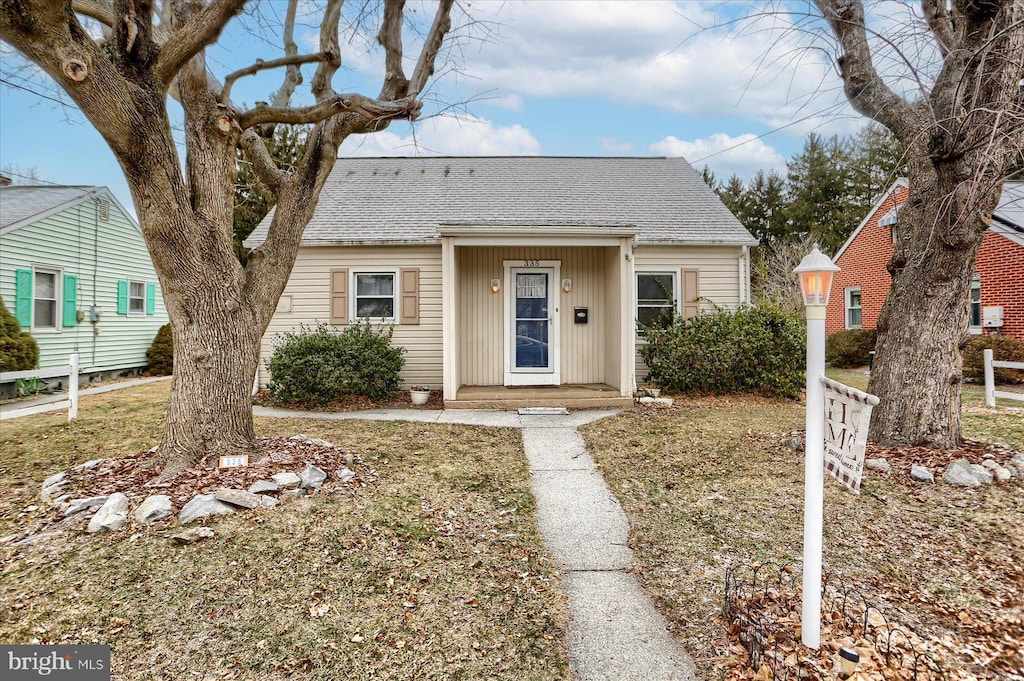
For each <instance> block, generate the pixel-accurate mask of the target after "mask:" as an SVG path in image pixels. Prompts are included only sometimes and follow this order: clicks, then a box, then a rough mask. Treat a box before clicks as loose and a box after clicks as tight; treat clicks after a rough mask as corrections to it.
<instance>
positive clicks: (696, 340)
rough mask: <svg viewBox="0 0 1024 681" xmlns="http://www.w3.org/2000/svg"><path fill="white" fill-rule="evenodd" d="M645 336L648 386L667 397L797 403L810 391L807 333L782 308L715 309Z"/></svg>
mask: <svg viewBox="0 0 1024 681" xmlns="http://www.w3.org/2000/svg"><path fill="white" fill-rule="evenodd" d="M644 333H645V335H646V340H647V344H646V345H643V346H642V347H641V351H640V354H641V356H642V357H643V359H644V362H646V363H647V366H648V368H649V369H650V374H649V375H648V380H650V381H652V382H654V383H656V384H657V385H659V386H661V387H662V388H664V389H665V390H667V391H670V392H677V393H703V394H707V393H713V394H725V393H735V392H754V393H765V394H769V395H775V396H779V397H786V398H793V399H795V398H797V397H799V396H800V394H801V391H802V390H803V388H804V367H805V363H806V342H807V341H806V336H807V334H806V331H805V327H804V325H803V323H802V322H801V320H800V317H799V316H798V315H797V314H796V313H794V312H791V311H789V312H787V311H786V310H785V309H784V308H782V307H781V306H779V305H777V304H774V303H761V304H760V305H756V306H745V307H741V308H740V309H738V310H735V311H730V310H724V309H715V310H713V311H711V312H707V313H702V314H700V315H697V316H696V317H693V318H691V319H689V320H683V319H682V318H676V319H675V321H674V322H673V323H672V324H670V325H668V326H667V327H666V328H647V329H645V330H644Z"/></svg>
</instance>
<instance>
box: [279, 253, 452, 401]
mask: <svg viewBox="0 0 1024 681" xmlns="http://www.w3.org/2000/svg"><path fill="white" fill-rule="evenodd" d="M410 267H411V268H419V292H420V297H419V306H420V309H419V324H405V325H403V324H395V325H394V336H393V339H392V343H393V344H394V345H398V346H402V347H404V348H405V367H404V368H403V369H402V372H401V377H402V384H403V385H404V386H406V387H408V386H410V385H428V386H430V387H431V388H437V389H440V388H441V369H442V359H441V248H440V247H439V246H379V247H374V246H351V247H303V248H300V249H299V255H298V258H297V259H296V261H295V267H294V268H293V269H292V274H291V277H290V278H289V279H288V284H287V285H286V286H285V289H284V293H283V294H282V296H281V298H282V304H279V305H278V311H277V312H276V313H275V314H274V317H273V319H271V321H270V326H269V327H268V328H267V331H266V333H265V334H264V336H263V341H262V345H261V348H260V357H261V361H260V384H261V385H264V386H265V385H266V384H267V383H268V382H269V381H270V374H269V373H268V372H267V368H266V365H265V364H264V362H265V361H266V360H267V358H269V357H270V355H271V353H273V351H274V341H275V338H276V337H277V336H279V335H280V334H282V333H286V332H295V331H299V329H300V327H301V326H302V325H303V324H305V325H306V326H316V325H317V324H319V323H324V324H329V323H330V322H331V270H335V271H337V270H339V269H340V268H344V269H346V270H347V271H348V272H351V271H353V270H359V269H361V268H366V269H377V268H379V269H393V270H396V271H397V270H399V269H401V268H410ZM397 284H398V282H396V285H397ZM288 309H290V311H289V312H285V311H284V310H288ZM334 328H335V329H337V330H338V331H341V330H343V329H344V328H346V327H345V326H342V325H336V326H335V327H334Z"/></svg>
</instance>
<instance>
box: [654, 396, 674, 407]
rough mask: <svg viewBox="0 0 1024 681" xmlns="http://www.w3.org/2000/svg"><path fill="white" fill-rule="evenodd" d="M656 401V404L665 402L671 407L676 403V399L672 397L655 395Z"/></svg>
mask: <svg viewBox="0 0 1024 681" xmlns="http://www.w3.org/2000/svg"><path fill="white" fill-rule="evenodd" d="M654 403H655V404H664V405H666V406H668V407H671V406H672V405H673V404H675V400H673V399H672V398H671V397H655V398H654Z"/></svg>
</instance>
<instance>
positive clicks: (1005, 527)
mask: <svg viewBox="0 0 1024 681" xmlns="http://www.w3.org/2000/svg"><path fill="white" fill-rule="evenodd" d="M968 417H969V418H967V419H966V424H965V435H966V436H967V437H970V438H974V439H980V438H981V437H984V436H985V434H986V433H987V434H992V433H999V434H1000V438H999V439H1000V440H1001V441H1003V442H1008V443H1016V445H1017V446H1020V445H1021V443H1024V419H1021V418H1020V417H1019V415H1010V416H1007V415H1006V414H1005V413H998V414H995V415H992V414H984V413H971V414H968ZM803 418H804V412H803V407H802V405H799V404H796V403H784V402H774V401H768V400H763V399H757V398H719V399H704V400H684V401H683V402H682V403H681V406H679V407H678V408H676V409H671V410H644V411H634V412H627V413H624V414H622V415H620V416H619V417H617V418H613V419H606V420H604V421H599V422H597V423H594V424H591V425H589V426H586V427H585V428H584V429H582V430H583V433H584V438H585V439H586V441H587V444H588V447H589V449H590V451H591V452H592V453H593V455H594V457H595V458H596V459H597V461H598V463H599V465H600V467H601V471H602V473H603V474H604V476H605V479H606V480H607V481H608V483H609V485H610V486H611V487H612V489H613V491H614V492H615V494H616V496H617V497H618V498H619V500H620V501H621V502H622V505H623V507H624V508H625V510H626V513H627V515H628V516H629V521H630V525H631V534H630V543H631V545H632V546H633V548H634V549H635V550H636V552H637V553H636V555H637V564H636V571H637V573H638V575H639V576H640V578H641V581H642V582H643V584H644V585H645V587H646V588H647V589H648V590H649V592H650V593H651V594H652V595H653V596H654V597H655V600H656V602H657V603H658V606H659V608H660V609H661V611H662V612H663V613H664V614H665V615H666V616H667V617H668V619H669V621H670V625H671V627H672V628H673V629H674V631H675V633H676V634H677V635H678V636H679V637H680V638H681V640H682V642H683V644H684V645H685V646H686V647H687V649H688V650H689V651H690V652H691V654H693V656H694V657H695V659H696V660H697V663H698V666H699V668H700V669H701V671H702V673H703V674H704V676H705V677H706V678H717V677H718V676H719V675H720V672H719V671H717V670H716V669H715V668H714V662H715V657H716V655H717V654H718V651H716V645H717V643H718V642H719V641H720V639H721V635H722V631H723V630H722V626H721V624H720V623H718V622H716V617H717V616H718V615H719V614H720V612H721V608H722V603H723V600H722V598H723V594H722V591H723V581H724V573H725V568H726V566H727V565H728V564H729V563H730V562H742V563H751V562H760V561H764V560H787V559H790V558H799V556H800V553H801V550H802V549H801V540H802V522H803V521H802V503H803V501H802V499H803V454H802V452H793V451H791V450H790V449H789V448H788V447H787V446H786V444H785V442H784V440H783V439H782V438H780V437H772V436H771V435H770V434H772V433H780V432H785V431H792V430H797V429H801V428H802V427H803ZM1021 491H1022V487H1021V485H1020V483H1014V484H1012V485H1002V486H993V487H988V488H985V489H981V490H973V491H972V490H962V489H956V488H951V487H948V486H946V485H933V486H922V485H915V484H913V483H909V482H902V481H899V480H897V479H896V478H891V479H890V478H887V477H885V476H879V475H869V476H868V479H867V481H866V484H865V485H864V487H863V488H862V494H861V495H860V496H859V497H856V496H854V495H852V494H850V493H848V492H846V491H844V490H843V489H842V488H841V487H839V486H838V485H837V484H834V482H832V481H828V482H827V483H826V489H825V537H824V539H825V547H826V549H825V551H826V553H825V560H826V562H827V563H828V564H830V565H831V567H832V568H834V569H839V570H841V571H842V572H843V573H844V574H845V575H846V576H847V578H848V579H850V580H851V581H852V582H853V583H854V584H856V585H857V586H858V587H859V588H860V589H861V590H862V591H863V592H864V593H865V594H866V595H867V596H868V597H869V599H871V600H873V601H876V602H877V603H878V604H879V605H880V606H881V607H882V608H883V609H884V610H886V611H887V612H888V613H889V614H891V615H894V616H895V619H896V620H897V621H899V622H903V623H905V624H907V625H908V626H911V627H913V628H914V629H916V630H917V633H919V634H921V635H922V636H930V635H935V636H941V635H943V634H947V635H949V636H951V637H952V640H954V641H955V642H957V646H961V647H962V644H963V643H964V642H972V643H976V644H977V645H979V646H980V648H979V649H978V650H986V645H988V644H991V643H993V642H994V641H997V640H998V639H1000V638H1001V637H1003V636H1009V637H1015V636H1016V637H1018V640H1019V637H1020V636H1024V631H1022V628H1021V621H1022V620H1021V618H1022V617H1024V602H1022V600H1021V596H1020V594H1021V593H1022V587H1024V534H1022V533H1021V532H1020V527H1021V525H1022V523H1024V494H1022V493H1021ZM986 626H988V627H989V631H985V627H986ZM1008 640H1009V639H1008ZM960 652H962V650H961V651H960ZM948 661H949V663H950V664H951V665H953V666H959V665H970V664H971V660H970V658H969V656H968V655H961V654H958V653H950V656H949V658H948ZM1004 662H1006V661H1005V660H1004ZM1009 662H1010V663H1011V664H1012V663H1014V660H1010V661H1009ZM1016 663H1018V664H1021V665H1024V659H1019V658H1017V660H1016ZM974 669H975V671H976V672H977V673H978V674H979V676H980V677H982V678H985V676H986V672H985V671H984V670H983V669H980V668H978V667H975V668H974ZM989 678H998V674H993V675H991V676H989Z"/></svg>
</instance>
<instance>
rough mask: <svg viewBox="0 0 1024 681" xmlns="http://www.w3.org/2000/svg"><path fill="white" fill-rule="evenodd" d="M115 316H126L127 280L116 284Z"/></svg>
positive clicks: (120, 280)
mask: <svg viewBox="0 0 1024 681" xmlns="http://www.w3.org/2000/svg"><path fill="white" fill-rule="evenodd" d="M117 314H128V280H127V279H119V280H118V282H117Z"/></svg>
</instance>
